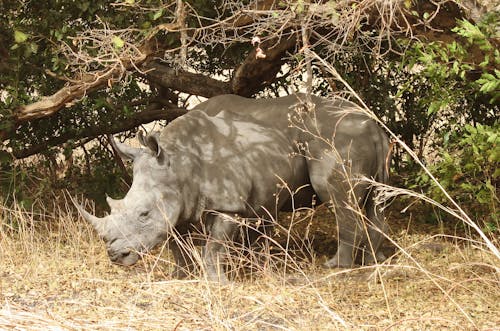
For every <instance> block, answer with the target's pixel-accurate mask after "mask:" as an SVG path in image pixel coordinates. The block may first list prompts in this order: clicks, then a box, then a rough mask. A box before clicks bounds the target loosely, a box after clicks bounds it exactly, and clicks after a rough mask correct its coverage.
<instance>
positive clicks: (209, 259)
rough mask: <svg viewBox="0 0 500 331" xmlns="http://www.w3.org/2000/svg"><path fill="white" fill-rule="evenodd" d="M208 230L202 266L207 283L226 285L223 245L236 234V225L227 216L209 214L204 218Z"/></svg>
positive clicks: (230, 240)
mask: <svg viewBox="0 0 500 331" xmlns="http://www.w3.org/2000/svg"><path fill="white" fill-rule="evenodd" d="M206 225H207V230H208V238H207V243H206V245H205V247H204V250H203V252H204V255H203V257H204V264H205V271H206V273H207V279H208V280H209V281H214V282H219V283H221V284H227V283H228V282H229V281H228V279H227V277H226V274H225V271H224V267H223V263H222V262H223V255H224V253H225V244H226V243H227V242H232V240H233V238H234V235H235V233H236V232H237V229H238V225H237V223H236V222H235V221H234V220H233V219H232V218H231V217H229V216H227V215H224V214H209V215H207V218H206Z"/></svg>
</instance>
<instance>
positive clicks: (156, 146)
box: [138, 131, 162, 158]
mask: <svg viewBox="0 0 500 331" xmlns="http://www.w3.org/2000/svg"><path fill="white" fill-rule="evenodd" d="M138 137H139V142H140V143H141V145H143V146H145V147H147V148H149V150H151V152H153V155H154V156H156V157H157V158H160V156H161V154H162V149H161V147H160V132H158V131H155V132H153V133H150V134H148V135H146V136H144V135H143V133H142V131H139V136H138Z"/></svg>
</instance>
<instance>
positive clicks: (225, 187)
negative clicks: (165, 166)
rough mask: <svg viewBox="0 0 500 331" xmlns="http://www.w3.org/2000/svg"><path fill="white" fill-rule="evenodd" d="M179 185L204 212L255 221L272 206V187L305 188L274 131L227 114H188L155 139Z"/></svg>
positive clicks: (284, 141) (299, 162) (299, 165)
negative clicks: (200, 200) (192, 192)
mask: <svg viewBox="0 0 500 331" xmlns="http://www.w3.org/2000/svg"><path fill="white" fill-rule="evenodd" d="M160 140H161V144H162V148H164V149H165V150H166V153H167V155H170V156H171V158H172V162H173V163H174V164H173V166H174V167H176V168H177V170H175V171H174V172H175V173H176V174H177V176H180V177H185V178H179V181H180V182H183V183H190V184H186V186H189V185H193V182H194V183H195V185H196V186H197V187H196V188H195V189H194V190H195V191H198V192H199V194H200V195H202V197H203V199H204V200H205V208H207V209H213V210H218V211H224V212H235V213H240V214H243V215H242V216H255V215H254V212H255V210H258V209H262V208H267V209H269V208H271V209H272V208H274V207H275V206H276V200H275V199H276V195H275V193H276V192H277V190H278V187H277V185H278V184H280V182H281V181H283V182H284V183H287V184H288V185H290V186H291V187H292V189H293V188H296V187H299V186H301V185H303V184H305V183H306V182H307V176H306V174H307V171H306V170H305V161H304V160H303V158H301V157H299V156H293V155H294V147H293V146H292V145H291V144H290V142H289V140H288V138H287V137H286V135H285V134H284V133H283V132H280V130H276V129H274V128H269V127H265V126H262V125H260V124H259V122H257V121H252V120H249V119H244V118H243V117H241V116H239V115H238V114H235V113H233V112H222V113H219V114H218V115H217V116H213V117H211V116H208V115H207V114H206V113H203V112H199V111H196V110H195V111H191V112H190V113H189V114H188V115H186V116H183V117H181V118H179V119H177V120H175V121H174V122H172V123H171V124H170V125H169V126H168V127H167V129H166V130H164V132H163V133H162V135H161V138H160Z"/></svg>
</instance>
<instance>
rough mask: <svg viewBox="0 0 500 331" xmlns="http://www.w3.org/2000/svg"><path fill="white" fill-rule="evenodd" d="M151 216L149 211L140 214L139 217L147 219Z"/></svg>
mask: <svg viewBox="0 0 500 331" xmlns="http://www.w3.org/2000/svg"><path fill="white" fill-rule="evenodd" d="M148 215H149V211H143V212H142V213H140V214H139V217H147V216H148Z"/></svg>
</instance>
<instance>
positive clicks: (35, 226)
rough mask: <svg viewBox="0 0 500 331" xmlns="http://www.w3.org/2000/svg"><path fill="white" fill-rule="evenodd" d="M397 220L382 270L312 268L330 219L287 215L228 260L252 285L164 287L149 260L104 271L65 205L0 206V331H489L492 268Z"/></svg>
mask: <svg viewBox="0 0 500 331" xmlns="http://www.w3.org/2000/svg"><path fill="white" fill-rule="evenodd" d="M402 209H403V208H402V206H401V205H399V206H396V205H393V206H391V208H390V210H389V213H388V219H389V223H390V224H391V239H392V240H393V241H394V244H387V245H386V246H387V247H386V248H385V251H386V252H389V253H390V252H394V253H395V256H394V257H393V258H392V259H390V260H388V261H386V262H385V263H384V264H382V265H379V266H369V267H363V268H358V269H335V270H332V269H323V268H321V263H322V262H323V261H324V260H325V259H326V256H331V255H332V254H333V253H334V250H335V248H334V247H332V246H334V242H335V240H334V236H335V233H334V229H335V227H334V225H333V224H334V223H332V221H331V217H330V215H329V214H328V213H327V211H325V210H320V211H318V212H317V215H315V217H314V218H313V219H311V218H310V217H309V215H308V214H307V213H302V214H301V215H293V222H291V220H292V217H291V215H290V214H287V215H283V216H282V219H283V221H282V222H281V224H282V226H283V228H282V229H281V230H279V231H277V232H278V234H277V236H276V238H275V239H276V241H275V242H271V243H270V244H269V249H268V250H267V255H266V254H260V253H259V254H260V255H258V254H257V253H255V255H252V254H250V253H249V254H245V255H244V256H241V257H238V261H237V262H234V261H233V263H235V264H236V265H238V266H244V269H245V270H247V271H248V270H250V271H252V274H251V275H246V276H241V275H237V276H236V278H234V280H233V281H232V282H231V283H230V284H229V285H225V286H220V285H218V284H213V283H209V282H207V281H205V280H204V279H203V277H201V278H197V279H191V280H174V279H172V278H171V277H170V276H169V273H170V272H171V271H172V263H171V262H170V261H171V259H170V256H169V255H168V253H167V252H166V251H165V250H161V249H160V250H157V251H155V253H154V254H152V255H151V256H148V257H145V258H144V260H143V261H142V262H141V263H139V264H138V265H136V266H134V267H129V268H125V267H120V266H116V265H112V264H111V263H110V262H109V260H108V258H107V256H106V252H105V249H104V245H103V243H102V242H101V241H100V239H98V238H97V236H96V235H95V233H94V232H93V230H92V229H91V228H90V227H89V226H88V225H87V224H86V223H84V221H83V220H81V219H80V218H79V217H77V216H76V215H75V214H72V213H70V212H69V211H71V210H72V209H71V208H70V207H68V206H66V207H65V208H64V210H63V211H59V212H50V213H49V212H47V214H45V215H32V214H30V213H28V212H25V211H16V210H7V209H6V208H2V207H0V224H3V225H2V226H1V227H0V254H1V255H0V260H1V264H0V281H1V283H0V286H1V287H0V303H1V308H0V329H1V330H3V329H6V330H9V329H17V330H60V329H61V330H67V329H68V330H226V329H228V330H334V329H353V330H359V329H366V330H379V329H380V330H382V329H383V330H387V329H389V330H437V329H454V330H460V329H463V330H474V329H481V330H498V329H499V327H500V313H499V312H500V300H499V298H500V269H499V265H500V263H499V257H498V256H495V255H494V254H493V253H492V252H491V251H490V250H489V249H488V248H487V247H486V246H485V245H484V243H483V242H482V241H481V240H480V239H478V237H477V236H475V235H474V234H469V235H465V233H467V231H464V227H460V226H457V227H455V225H453V226H448V228H447V227H445V226H443V225H439V224H437V225H434V224H426V223H425V216H423V215H422V214H421V210H419V209H417V210H413V211H412V210H410V211H407V212H406V213H401V212H400V211H401V210H402ZM290 223H292V225H293V226H291V227H290ZM285 229H286V231H285ZM457 229H458V230H457ZM288 234H290V235H288ZM304 238H308V239H307V240H304ZM287 243H288V248H289V251H288V252H289V254H285V253H284V251H283V250H281V254H280V248H279V247H280V246H286V244H287ZM332 243H333V245H332ZM495 244H496V245H497V247H498V242H496V243H495ZM396 246H398V247H396ZM269 252H273V253H274V255H272V256H271V255H269V254H268V253H269ZM242 269H243V268H242Z"/></svg>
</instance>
